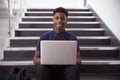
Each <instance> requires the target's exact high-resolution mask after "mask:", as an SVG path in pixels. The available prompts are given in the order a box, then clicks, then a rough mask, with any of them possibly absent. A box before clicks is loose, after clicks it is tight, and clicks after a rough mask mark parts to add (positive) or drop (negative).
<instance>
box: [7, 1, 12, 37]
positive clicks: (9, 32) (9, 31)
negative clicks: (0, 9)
mask: <svg viewBox="0 0 120 80" xmlns="http://www.w3.org/2000/svg"><path fill="white" fill-rule="evenodd" d="M8 26H9V28H8V29H9V30H8V34H9V37H10V36H11V30H10V29H11V27H10V0H8Z"/></svg>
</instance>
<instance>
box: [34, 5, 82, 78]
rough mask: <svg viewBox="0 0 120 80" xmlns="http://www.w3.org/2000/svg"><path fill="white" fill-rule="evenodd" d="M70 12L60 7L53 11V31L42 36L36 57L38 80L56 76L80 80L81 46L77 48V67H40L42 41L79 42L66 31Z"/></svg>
mask: <svg viewBox="0 0 120 80" xmlns="http://www.w3.org/2000/svg"><path fill="white" fill-rule="evenodd" d="M67 17H68V11H67V10H66V9H65V8H62V7H58V8H56V9H55V10H54V11H53V24H54V26H53V27H54V28H53V30H51V31H49V32H47V33H44V34H42V35H41V36H40V39H39V40H38V43H37V49H36V51H35V55H34V59H33V61H34V64H36V65H39V67H38V69H37V80H52V79H51V77H54V76H55V75H56V74H59V78H60V77H61V75H64V77H65V79H66V80H79V77H80V75H79V74H80V71H79V68H78V66H77V64H81V59H80V52H79V46H78V47H77V57H76V58H77V60H76V65H40V64H41V62H40V41H41V40H77V38H76V36H75V35H73V34H72V33H70V32H67V31H66V30H65V26H66V24H67ZM73 27H74V26H73ZM56 80H57V79H56Z"/></svg>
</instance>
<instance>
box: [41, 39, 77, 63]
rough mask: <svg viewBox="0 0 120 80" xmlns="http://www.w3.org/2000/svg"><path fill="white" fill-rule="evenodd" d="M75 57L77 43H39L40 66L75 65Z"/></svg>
mask: <svg viewBox="0 0 120 80" xmlns="http://www.w3.org/2000/svg"><path fill="white" fill-rule="evenodd" d="M76 56H77V41H73V40H72V41H71V40H62V41H61V40H59V41H56V40H42V41H41V65H75V64H76Z"/></svg>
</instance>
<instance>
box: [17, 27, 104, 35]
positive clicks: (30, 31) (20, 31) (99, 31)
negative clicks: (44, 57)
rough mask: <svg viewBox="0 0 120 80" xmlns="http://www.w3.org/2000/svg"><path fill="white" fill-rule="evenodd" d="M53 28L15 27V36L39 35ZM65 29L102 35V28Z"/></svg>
mask: <svg viewBox="0 0 120 80" xmlns="http://www.w3.org/2000/svg"><path fill="white" fill-rule="evenodd" d="M50 30H53V28H42V29H33V28H31V29H30V28H24V29H16V30H15V36H16V37H18V36H21V37H23V36H28V37H29V36H40V35H41V34H43V33H45V32H48V31H50ZM66 30H67V31H69V32H71V33H73V34H74V35H76V36H103V35H104V31H105V30H104V29H103V28H66Z"/></svg>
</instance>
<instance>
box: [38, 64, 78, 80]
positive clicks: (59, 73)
mask: <svg viewBox="0 0 120 80" xmlns="http://www.w3.org/2000/svg"><path fill="white" fill-rule="evenodd" d="M36 78H37V80H80V71H79V68H78V66H77V65H69V66H68V65H57V66H53V65H40V66H39V67H38V69H37V76H36Z"/></svg>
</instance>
